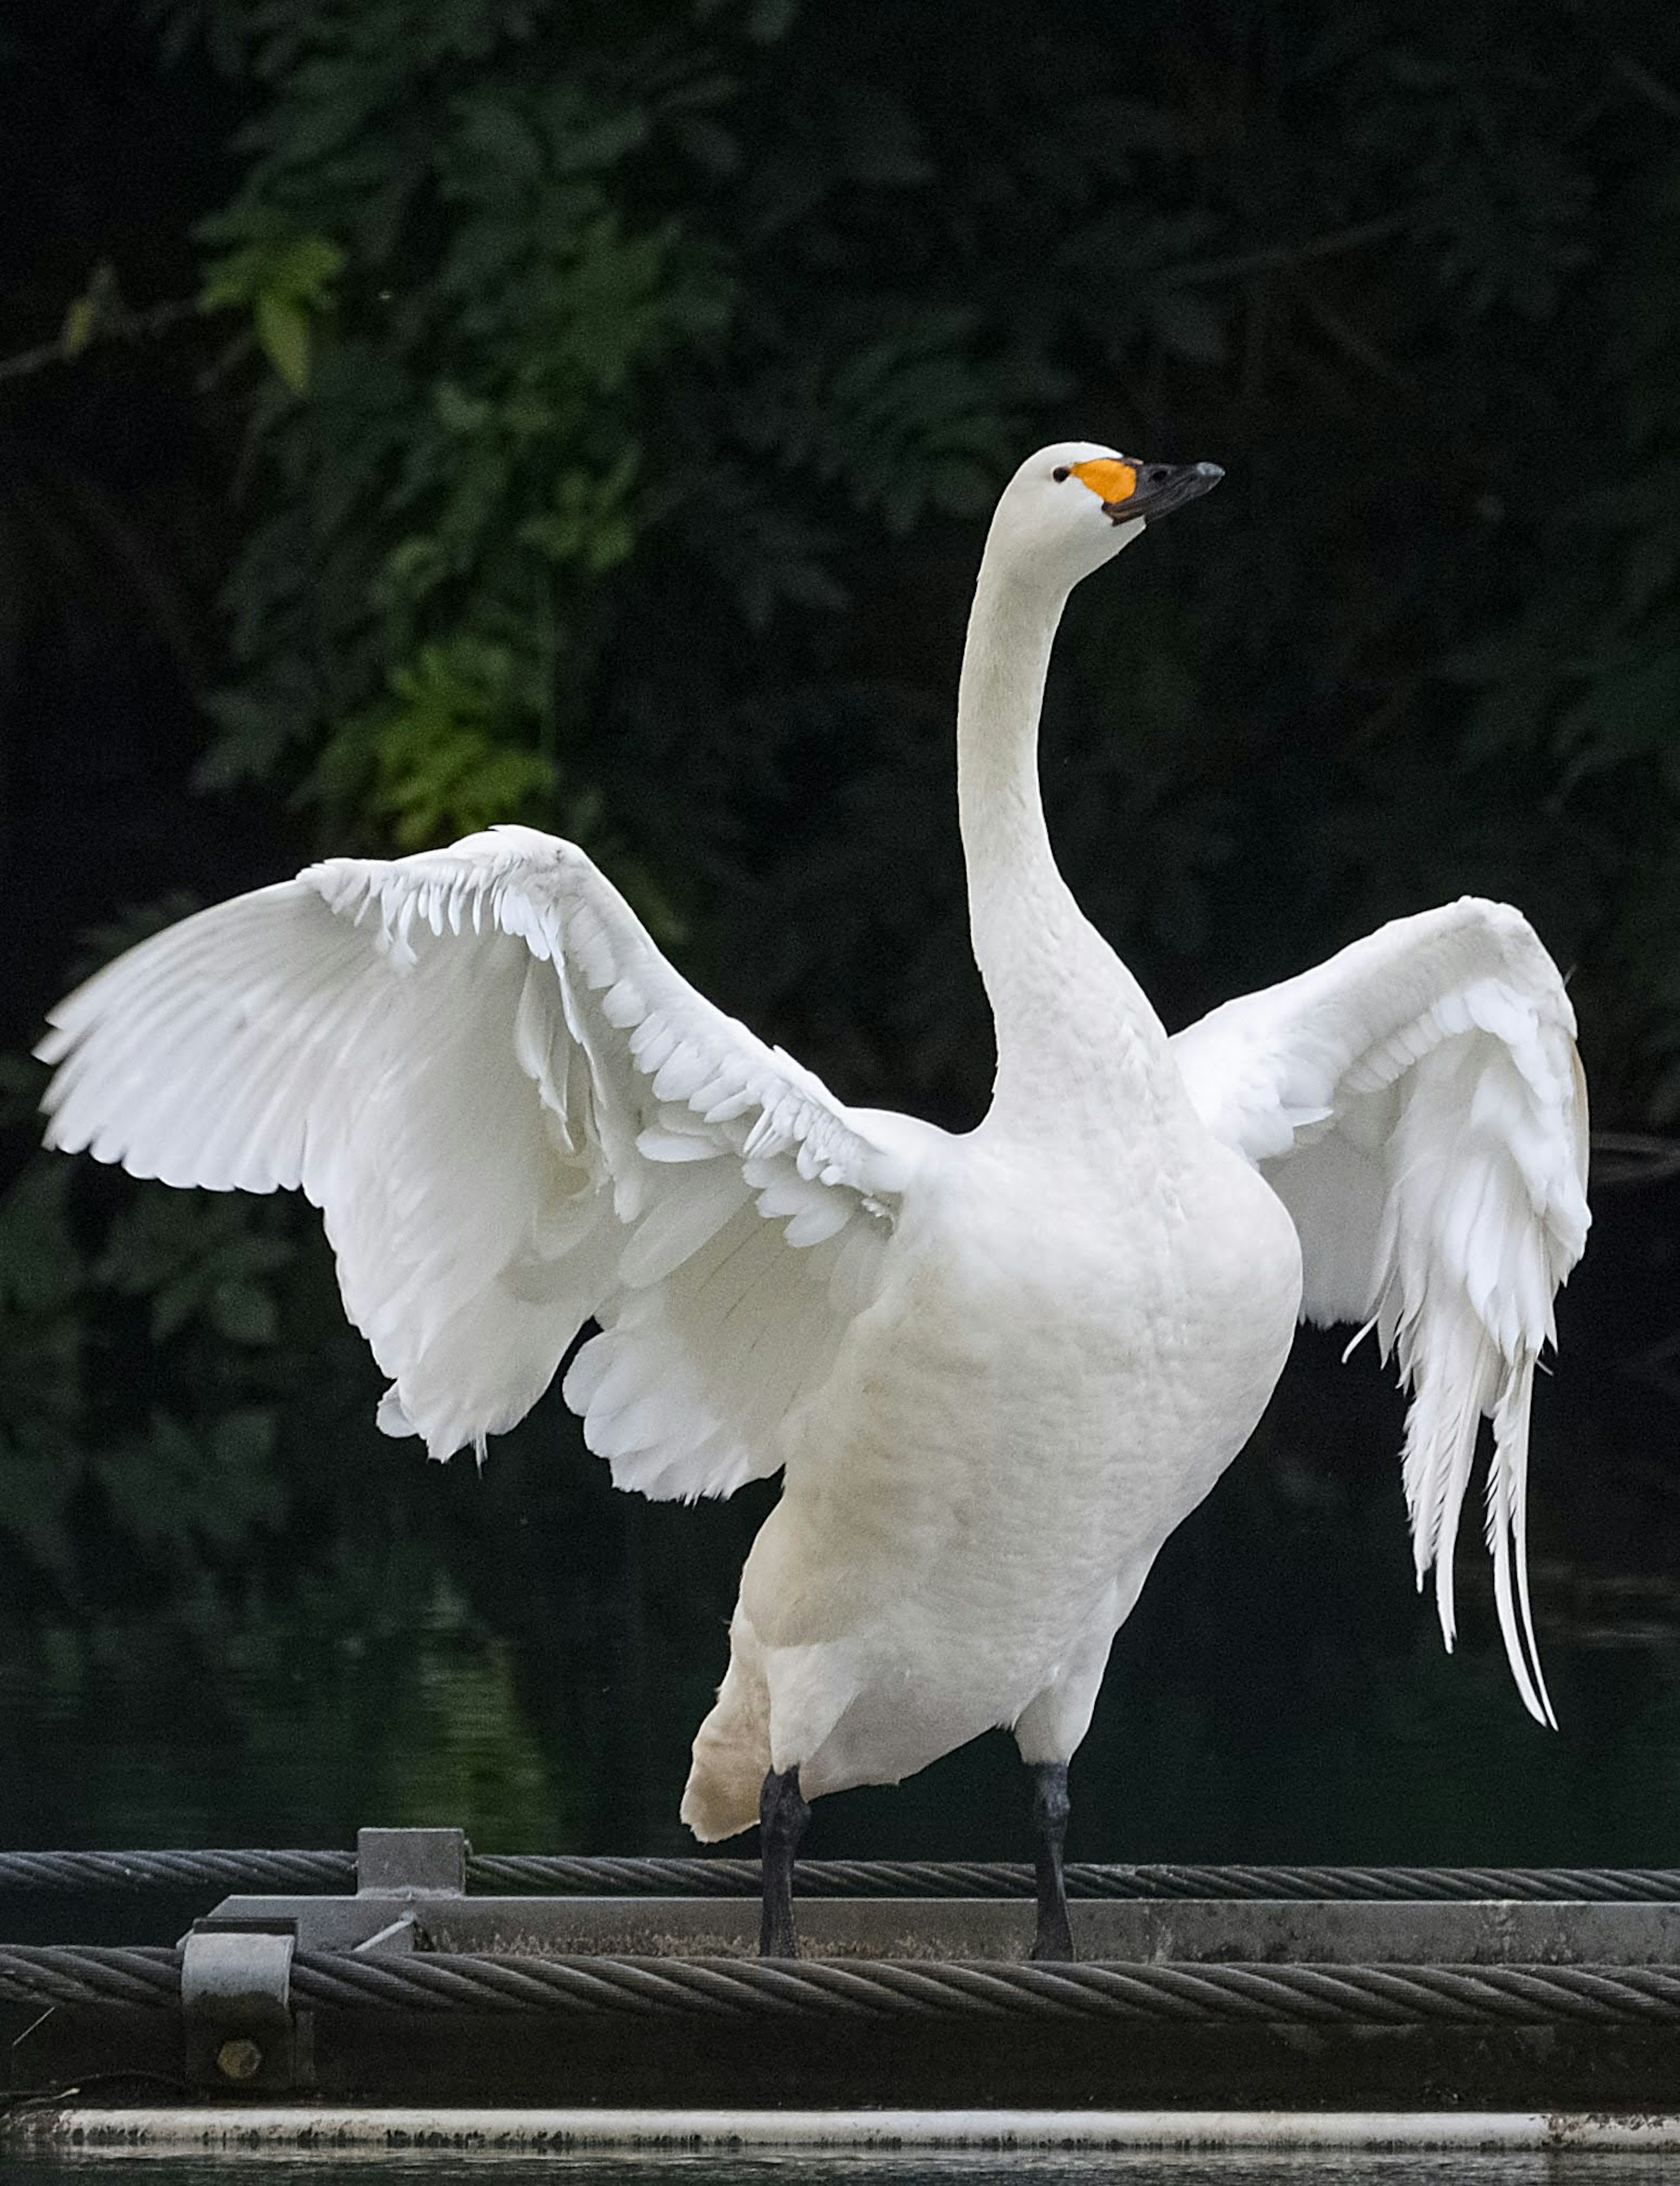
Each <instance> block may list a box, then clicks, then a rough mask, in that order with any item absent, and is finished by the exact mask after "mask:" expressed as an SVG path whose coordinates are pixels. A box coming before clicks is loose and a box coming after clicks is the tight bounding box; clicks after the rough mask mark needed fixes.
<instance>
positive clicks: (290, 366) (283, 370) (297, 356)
mask: <svg viewBox="0 0 1680 2186" xmlns="http://www.w3.org/2000/svg"><path fill="white" fill-rule="evenodd" d="M255 320H256V334H257V339H258V340H259V341H260V343H261V345H262V349H263V354H264V356H266V357H267V359H268V361H269V362H270V363H271V364H272V366H273V367H274V369H275V370H276V371H277V373H279V375H280V377H281V378H282V379H283V380H284V381H285V383H286V384H287V386H288V387H289V388H290V389H291V390H292V392H293V394H294V395H302V394H304V393H305V392H306V390H307V389H308V387H309V362H310V325H309V314H308V312H307V311H305V310H304V308H303V306H302V305H300V304H296V303H293V302H291V301H289V300H288V299H286V298H285V297H283V296H275V295H261V296H259V297H258V298H257V300H256V311H255Z"/></svg>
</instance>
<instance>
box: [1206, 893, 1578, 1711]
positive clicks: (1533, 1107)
mask: <svg viewBox="0 0 1680 2186" xmlns="http://www.w3.org/2000/svg"><path fill="white" fill-rule="evenodd" d="M1574 1032H1575V1016H1574V1012H1573V1011H1572V1010H1571V1007H1570V1004H1569V998H1568V996H1567V995H1565V992H1564V986H1563V981H1562V980H1561V978H1560V977H1559V975H1558V970H1557V967H1556V966H1555V965H1554V963H1553V961H1552V960H1551V958H1550V957H1549V956H1548V955H1547V954H1546V951H1545V950H1544V949H1543V948H1542V946H1541V945H1540V943H1539V941H1538V939H1537V937H1536V935H1535V933H1534V931H1533V929H1532V927H1530V925H1529V924H1528V922H1527V921H1526V919H1525V918H1524V917H1523V916H1521V914H1520V912H1518V911H1513V910H1511V909H1510V908H1509V906H1508V905H1504V904H1496V903H1485V902H1481V901H1479V900H1476V898H1473V897H1468V896H1467V897H1465V898H1464V899H1463V900H1461V901H1459V902H1458V903H1455V904H1451V905H1448V906H1446V907H1445V908H1444V909H1442V910H1440V911H1425V913H1424V914H1423V915H1422V916H1420V917H1417V918H1403V919H1397V920H1396V921H1395V922H1394V923H1393V924H1392V925H1389V926H1385V927H1383V928H1380V930H1379V931H1378V932H1377V933H1373V934H1371V935H1370V936H1369V938H1368V939H1365V940H1364V941H1356V942H1355V943H1354V944H1352V947H1351V948H1348V949H1344V950H1342V951H1341V954H1340V955H1339V956H1332V957H1331V958H1330V961H1329V962H1328V963H1326V964H1321V965H1319V967H1317V969H1316V970H1313V971H1311V972H1303V973H1302V976H1301V977H1300V978H1297V979H1288V980H1285V982H1284V984H1282V985H1281V986H1278V987H1269V988H1268V989H1266V990H1265V991H1264V992H1263V993H1262V994H1257V995H1247V996H1246V997H1244V999H1243V1000H1241V1001H1235V1002H1228V1003H1227V1004H1226V1005H1225V1006H1224V1007H1223V1008H1222V1009H1217V1010H1215V1011H1213V1012H1212V1014H1211V1015H1210V1016H1208V1017H1204V1018H1203V1019H1202V1021H1201V1023H1199V1024H1195V1025H1191V1026H1190V1027H1189V1028H1188V1029H1186V1030H1185V1031H1184V1032H1182V1033H1180V1034H1179V1035H1178V1037H1177V1039H1176V1040H1174V1041H1173V1054H1174V1056H1175V1057H1177V1059H1178V1062H1179V1067H1180V1068H1181V1070H1182V1071H1183V1073H1184V1081H1185V1083H1186V1085H1188V1087H1189V1089H1190V1097H1191V1099H1192V1101H1194V1102H1195V1104H1196V1110H1197V1112H1198V1113H1199V1114H1200V1115H1201V1119H1202V1121H1203V1122H1204V1123H1205V1124H1207V1127H1208V1129H1210V1130H1212V1132H1213V1133H1214V1135H1216V1137H1218V1138H1220V1139H1223V1140H1224V1141H1225V1142H1226V1144H1228V1145H1229V1146H1235V1148H1236V1149H1237V1150H1238V1151H1239V1152H1242V1153H1244V1154H1246V1155H1247V1157H1249V1159H1250V1160H1251V1161H1252V1162H1254V1163H1255V1164H1256V1165H1257V1167H1258V1168H1259V1169H1260V1170H1261V1171H1262V1172H1263V1174H1264V1175H1265V1176H1266V1177H1267V1178H1268V1180H1270V1182H1271V1183H1272V1185H1274V1188H1275V1190H1276V1191H1277V1192H1278V1194H1279V1196H1280V1197H1281V1198H1282V1200H1283V1202H1284V1203H1285V1206H1286V1207H1287V1208H1289V1210H1290V1213H1291V1214H1292V1215H1293V1216H1294V1218H1295V1223H1296V1229H1297V1230H1299V1232H1300V1235H1301V1244H1302V1259H1303V1263H1304V1270H1305V1279H1306V1283H1305V1291H1304V1294H1303V1298H1302V1314H1303V1316H1304V1317H1305V1318H1306V1319H1308V1320H1313V1321H1317V1322H1319V1323H1320V1324H1324V1323H1328V1322H1331V1321H1349V1322H1353V1323H1356V1324H1360V1325H1362V1326H1363V1325H1366V1324H1369V1323H1371V1322H1375V1326H1376V1328H1377V1330H1378V1332H1379V1337H1380V1342H1381V1343H1382V1347H1383V1351H1384V1355H1385V1356H1387V1355H1388V1354H1389V1353H1390V1352H1391V1351H1393V1352H1397V1354H1398V1357H1399V1362H1400V1370H1401V1374H1402V1376H1403V1380H1404V1381H1405V1382H1406V1384H1407V1386H1408V1388H1409V1389H1410V1391H1411V1396H1412V1402H1411V1408H1410V1411H1409V1413H1408V1418H1407V1422H1406V1450H1405V1482H1406V1499H1407V1504H1408V1508H1409V1510H1410V1512H1411V1520H1412V1543H1413V1549H1414V1555H1415V1559H1416V1563H1417V1572H1418V1583H1419V1584H1420V1586H1421V1585H1422V1583H1423V1580H1424V1576H1425V1573H1426V1572H1428V1570H1429V1568H1430V1567H1431V1564H1432V1565H1433V1566H1434V1567H1435V1574H1436V1601H1437V1604H1438V1606H1439V1609H1440V1612H1441V1628H1442V1634H1443V1635H1444V1636H1445V1639H1446V1641H1447V1644H1448V1647H1450V1646H1451V1645H1452V1644H1453V1540H1454V1538H1455V1536H1456V1533H1457V1530H1458V1523H1459V1510H1460V1508H1461V1506H1462V1505H1463V1502H1464V1491H1465V1488H1466V1486H1467V1484H1468V1482H1469V1479H1470V1466H1471V1462H1472V1460H1473V1458H1474V1455H1475V1451H1476V1437H1477V1431H1478V1429H1479V1427H1480V1425H1481V1420H1482V1418H1483V1416H1484V1415H1490V1416H1491V1417H1492V1421H1493V1445H1494V1447H1493V1458H1492V1466H1491V1469H1490V1471H1489V1474H1488V1482H1487V1540H1488V1546H1489V1547H1490V1549H1491V1550H1492V1555H1493V1569H1494V1590H1495V1595H1496V1597H1497V1600H1498V1611H1499V1624H1500V1629H1501V1630H1502V1632H1503V1633H1504V1639H1505V1649H1506V1652H1507V1654H1508V1655H1509V1658H1510V1664H1511V1670H1512V1673H1513V1675H1514V1676H1515V1679H1516V1682H1517V1687H1518V1690H1520V1693H1521V1695H1522V1697H1523V1701H1524V1703H1525V1705H1526V1707H1527V1708H1528V1709H1529V1712H1531V1713H1532V1715H1534V1716H1536V1717H1537V1718H1539V1719H1540V1720H1541V1721H1543V1722H1550V1721H1551V1720H1552V1711H1551V1702H1550V1701H1549V1700H1548V1697H1547V1695H1546V1687H1545V1681H1544V1679H1543V1677H1542V1675H1541V1672H1540V1663H1539V1657H1538V1654H1537V1650H1536V1647H1535V1641H1534V1628H1533V1622H1532V1617H1531V1616H1530V1612H1529V1603H1528V1572H1527V1564H1526V1553H1525V1547H1526V1518H1525V1483H1526V1470H1527V1460H1528V1409H1529V1398H1530V1393H1531V1391H1532V1386H1533V1381H1534V1365H1535V1360H1536V1359H1537V1356H1538V1354H1539V1353H1540V1350H1541V1348H1542V1347H1543V1345H1544V1344H1546V1343H1547V1342H1550V1341H1552V1340H1553V1337H1554V1327H1553V1321H1552V1299H1553V1296H1554V1292H1556V1290H1557V1288H1558V1286H1559V1285H1560V1283H1561V1282H1562V1281H1563V1280H1564V1278H1565V1275H1568V1273H1569V1271H1570V1270H1571V1268H1572V1267H1573V1266H1574V1265H1575V1264H1576V1261H1577V1260H1578V1259H1579V1258H1580V1257H1581V1253H1582V1247H1583V1245H1584V1244H1585V1242H1586V1236H1587V1223H1588V1214H1587V1197H1586V1182H1587V1089H1586V1085H1585V1083H1584V1081H1583V1079H1582V1074H1581V1064H1580V1062H1579V1059H1578V1058H1577V1057H1576V1051H1575V1041H1574ZM1513 1551H1515V1555H1513ZM1513 1562H1515V1582H1516V1584H1515V1592H1516V1601H1515V1603H1514V1602H1513V1599H1512V1567H1513ZM1519 1607H1520V1625H1519Z"/></svg>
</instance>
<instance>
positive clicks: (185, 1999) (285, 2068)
mask: <svg viewBox="0 0 1680 2186" xmlns="http://www.w3.org/2000/svg"><path fill="white" fill-rule="evenodd" d="M297 1941H298V1937H297V1923H296V1922H295V1921H294V1920H238V1921H227V1920H216V1919H215V1918H213V1917H212V1918H211V1919H210V1920H196V1921H194V1922H193V1927H192V1931H191V1932H190V1933H189V1934H188V1935H187V1936H184V1937H182V1949H181V2014H182V2026H183V2028H184V2031H185V2035H186V2057H187V2077H188V2079H189V2080H191V2081H192V2082H193V2084H194V2086H196V2087H200V2088H218V2089H220V2090H221V2092H222V2093H223V2094H227V2093H229V2092H233V2091H237V2092H240V2093H244V2094H270V2093H272V2092H274V2091H275V2090H277V2089H280V2088H296V2087H304V2086H307V2085H308V2084H309V2083H310V2082H311V2079H312V2078H313V2071H312V2065H313V2061H314V2060H313V2054H312V2052H313V2043H312V2041H311V2023H310V2015H309V2014H308V2013H307V2012H303V2013H294V2011H293V2009H292V1957H293V1953H294V1952H295V1950H296V1949H297Z"/></svg>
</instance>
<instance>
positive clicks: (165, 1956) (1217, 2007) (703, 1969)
mask: <svg viewBox="0 0 1680 2186" xmlns="http://www.w3.org/2000/svg"><path fill="white" fill-rule="evenodd" d="M180 1991H181V1954H180V1953H179V1951H177V1950H171V1949H150V1948H143V1949H94V1948H89V1949H84V1948H80V1947H78V1946H65V1945H51V1946H46V1947H39V1948H0V2001H7V2002H22V2003H28V2004H73V2005H79V2006H81V2007H84V2008H85V2007H87V2006H89V2005H107V2006H109V2005H112V2004H124V2005H128V2006H131V2007H132V2006H140V2007H142V2008H149V2009H172V2008H176V2007H177V2006H178V2004H179V2001H180ZM292 1994H293V1998H294V2002H296V2003H298V2004H308V2005H312V2006H315V2007H317V2008H319V2007H322V2006H327V2007H330V2008H333V2009H339V2010H349V2011H370V2010H372V2011H380V2010H401V2011H409V2012H412V2011H423V2012H427V2013H428V2014H429V2013H435V2012H448V2011H451V2010H471V2011H479V2012H496V2013H520V2014H530V2013H540V2014H544V2015H550V2014H556V2013H557V2014H563V2015H568V2016H574V2017H575V2016H593V2015H598V2014H601V2013H603V2012H604V2013H608V2014H611V2015H617V2016H633V2017H643V2018H654V2019H669V2018H673V2017H675V2018H693V2017H696V2016H703V2017H725V2018H731V2019H736V2018H742V2017H764V2016H770V2017H789V2016H793V2017H800V2018H807V2017H812V2016H816V2017H827V2018H843V2019H856V2018H859V2017H862V2018H865V2019H872V2020H881V2019H895V2018H896V2019H903V2018H917V2019H932V2020H950V2019H953V2018H968V2019H974V2018H979V2019H984V2020H987V2021H992V2022H994V2023H995V2022H997V2021H1018V2020H1022V2019H1038V2020H1058V2021H1070V2020H1072V2021H1094V2020H1098V2021H1100V2020H1111V2019H1121V2020H1132V2021H1137V2020H1156V2021H1160V2020H1168V2021H1178V2022H1183V2023H1186V2024H1188V2023H1190V2022H1205V2021H1225V2022H1229V2021H1249V2022H1262V2023H1264V2022H1270V2023H1274V2024H1291V2025H1311V2026H1337V2025H1358V2026H1416V2025H1420V2024H1433V2025H1451V2026H1494V2025H1500V2026H1559V2025H1563V2024H1571V2023H1572V2024H1576V2025H1579V2024H1582V2023H1587V2024H1597V2025H1605V2024H1613V2023H1614V2024H1622V2025H1627V2024H1630V2023H1636V2022H1644V2023H1646V2024H1651V2023H1656V2024H1660V2025H1664V2026H1671V2025H1677V2024H1680V1969H1674V1968H1670V1967H1666V1966H1554V1965H1506V1966H1481V1965H1439V1966H1416V1965H1230V1964H1225V1965H1174V1964H1166V1965H1142V1964H1139V1965H1123V1964H1118V1963H1114V1962H1109V1963H1102V1962H1096V1963H1090V1964H1084V1965H1066V1966H1047V1965H1031V1964H1028V1965H1015V1964H1005V1963H994V1964H976V1963H972V1962H939V1961H932V1960H929V1961H911V1960H897V1961H894V1960H882V1959H857V1960H854V1961H849V1962H837V1961H832V1960H831V1961H823V1960H815V1959H812V1960H805V1959H801V1960H784V1961H776V1960H772V1961H769V1962H761V1961H759V1960H758V1959H720V1958H707V1959H636V1958H623V1959H618V1958H501V1959H489V1958H478V1957H471V1956H467V1955H464V1954H461V1953H450V1952H439V1953H430V1952H420V1953H415V1954H414V1955H412V1956H410V1957H395V1956H394V1957H391V1958H389V1959H379V1958H372V1957H369V1956H367V1955H364V1954H354V1953H338V1952H318V1951H311V1952H300V1953H298V1954H297V1956H296V1958H295V1959H294V1960H293V1964H292Z"/></svg>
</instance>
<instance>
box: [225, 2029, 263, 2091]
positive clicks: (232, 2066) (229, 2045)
mask: <svg viewBox="0 0 1680 2186" xmlns="http://www.w3.org/2000/svg"><path fill="white" fill-rule="evenodd" d="M261 2070H262V2052H261V2050H260V2049H258V2047H257V2045H256V2043H255V2042H253V2041H250V2040H249V2038H248V2037H246V2036H244V2035H236V2036H235V2037H234V2038H233V2039H232V2041H230V2042H224V2043H222V2045H221V2049H218V2050H217V2051H216V2071H218V2072H220V2073H221V2077H222V2078H223V2079H224V2080H236V2081H237V2080H249V2079H254V2078H255V2076H256V2075H257V2074H258V2073H259V2072H260V2071H261Z"/></svg>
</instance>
